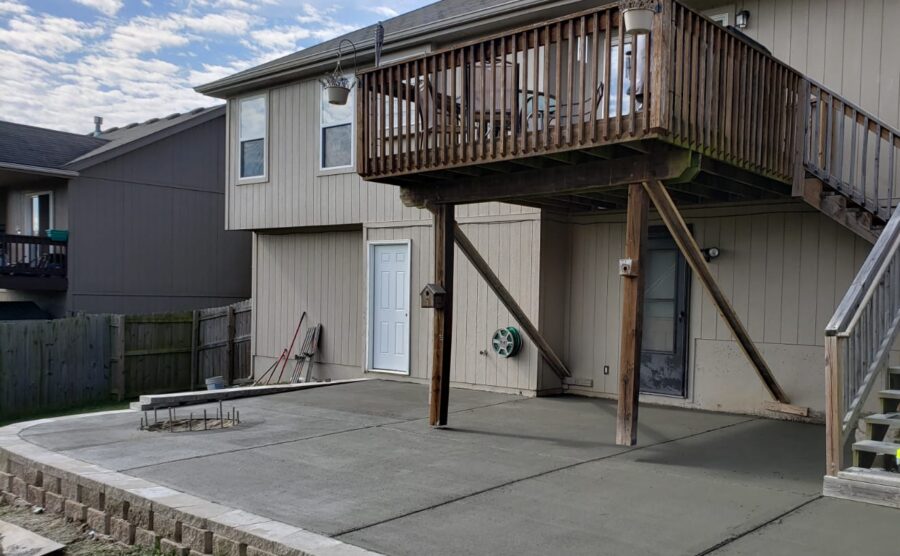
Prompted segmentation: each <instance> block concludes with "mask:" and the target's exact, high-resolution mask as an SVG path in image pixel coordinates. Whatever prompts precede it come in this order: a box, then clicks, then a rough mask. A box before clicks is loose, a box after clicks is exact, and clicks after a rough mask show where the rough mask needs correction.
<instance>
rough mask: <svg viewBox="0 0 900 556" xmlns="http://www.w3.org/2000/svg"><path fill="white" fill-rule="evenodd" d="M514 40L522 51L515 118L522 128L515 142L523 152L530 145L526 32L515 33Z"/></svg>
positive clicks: (526, 150)
mask: <svg viewBox="0 0 900 556" xmlns="http://www.w3.org/2000/svg"><path fill="white" fill-rule="evenodd" d="M515 41H516V42H517V43H519V42H521V45H520V47H521V51H522V77H521V80H520V81H519V83H520V85H519V88H520V89H521V91H520V93H519V97H520V100H519V110H518V113H519V117H518V118H517V119H518V120H519V126H520V127H521V128H522V129H521V131H520V137H519V140H518V141H517V143H518V145H519V147H518V148H519V152H520V153H522V154H524V153H526V152H528V150H529V148H530V145H531V142H530V141H529V140H528V134H529V129H528V68H529V64H528V62H529V60H528V34H527V33H522V34H521V35H517V36H516V37H515ZM532 102H535V99H532ZM532 110H534V107H532Z"/></svg>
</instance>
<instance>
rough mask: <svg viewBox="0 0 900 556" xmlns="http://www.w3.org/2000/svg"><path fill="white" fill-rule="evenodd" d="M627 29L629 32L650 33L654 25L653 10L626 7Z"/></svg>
mask: <svg viewBox="0 0 900 556" xmlns="http://www.w3.org/2000/svg"><path fill="white" fill-rule="evenodd" d="M622 15H623V16H624V18H625V31H626V32H628V33H649V32H650V28H651V27H652V26H653V10H652V9H648V8H624V9H623V10H622Z"/></svg>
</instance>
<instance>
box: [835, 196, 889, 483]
mask: <svg viewBox="0 0 900 556" xmlns="http://www.w3.org/2000/svg"><path fill="white" fill-rule="evenodd" d="M898 332H900V212H895V213H894V215H893V216H892V217H891V218H890V220H889V221H888V224H887V226H886V227H885V229H884V230H883V231H882V233H881V235H880V236H879V238H878V241H877V242H876V243H875V246H874V247H873V248H872V251H870V252H869V256H868V257H867V258H866V260H865V262H864V263H863V265H862V268H860V270H859V273H858V274H857V275H856V278H855V279H854V280H853V283H852V284H851V285H850V288H849V289H848V290H847V293H846V294H845V295H844V298H843V300H841V303H840V305H838V308H837V310H836V311H835V314H834V316H833V317H832V318H831V321H830V322H829V323H828V326H827V328H826V329H825V362H826V392H827V399H826V424H827V429H828V430H827V439H826V444H827V452H828V467H827V472H828V474H829V475H837V472H838V471H840V470H841V468H842V458H843V450H844V446H845V445H846V443H847V440H848V439H849V437H850V434H852V433H853V431H854V430H855V429H856V424H857V421H858V420H859V415H860V412H861V411H862V408H863V405H864V404H865V402H866V400H867V399H868V397H869V394H870V393H871V392H872V389H873V388H874V386H875V384H876V382H877V381H878V378H879V376H881V373H882V372H883V371H884V369H885V367H886V366H887V363H888V358H889V357H890V351H891V347H892V346H893V345H894V341H895V340H896V338H897V333H898Z"/></svg>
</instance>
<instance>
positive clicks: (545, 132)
mask: <svg viewBox="0 0 900 556" xmlns="http://www.w3.org/2000/svg"><path fill="white" fill-rule="evenodd" d="M543 66H544V110H543V111H542V114H541V116H542V118H543V122H544V123H543V125H542V126H541V135H542V137H543V140H544V150H547V147H549V146H550V26H549V25H545V26H544V63H543ZM554 102H556V99H554Z"/></svg>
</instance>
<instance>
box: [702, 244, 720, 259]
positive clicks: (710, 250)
mask: <svg viewBox="0 0 900 556" xmlns="http://www.w3.org/2000/svg"><path fill="white" fill-rule="evenodd" d="M702 253H703V258H704V259H706V262H709V261H711V260H713V259H715V258H716V257H718V256H719V255H721V252H720V251H719V248H718V247H707V248H706V249H703V250H702Z"/></svg>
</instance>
